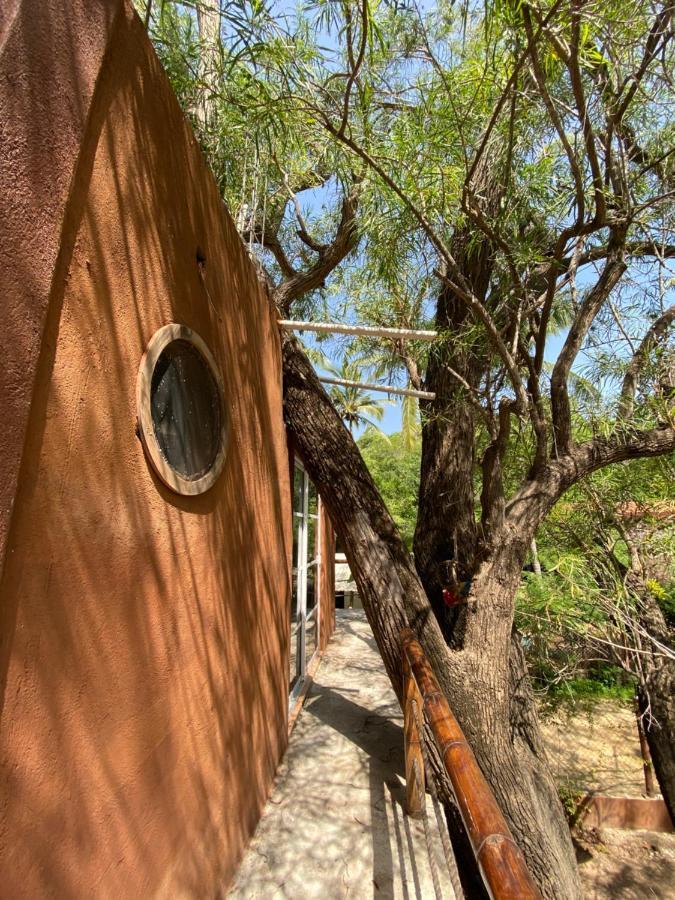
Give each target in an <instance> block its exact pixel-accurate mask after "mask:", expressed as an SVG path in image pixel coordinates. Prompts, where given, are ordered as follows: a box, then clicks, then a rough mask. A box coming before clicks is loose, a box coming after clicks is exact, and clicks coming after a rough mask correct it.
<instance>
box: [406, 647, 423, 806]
mask: <svg viewBox="0 0 675 900" xmlns="http://www.w3.org/2000/svg"><path fill="white" fill-rule="evenodd" d="M421 700H422V698H421V696H420V692H419V689H418V687H417V684H416V682H415V679H414V678H413V676H412V673H411V671H410V663H409V662H408V660H407V658H406V656H405V654H403V740H404V746H405V802H406V809H407V811H408V815H409V816H412V817H413V818H415V819H419V818H420V817H421V816H422V810H423V804H424V788H425V785H424V757H423V756H422V745H421V743H420V733H419V725H418V716H421V715H422V702H421Z"/></svg>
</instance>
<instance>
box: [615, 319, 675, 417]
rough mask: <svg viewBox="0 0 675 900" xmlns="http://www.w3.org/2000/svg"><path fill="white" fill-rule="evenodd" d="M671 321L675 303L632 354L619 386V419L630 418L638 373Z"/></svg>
mask: <svg viewBox="0 0 675 900" xmlns="http://www.w3.org/2000/svg"><path fill="white" fill-rule="evenodd" d="M673 322H675V304H673V305H672V306H669V307H668V309H667V310H666V311H665V312H664V313H663V315H661V316H659V318H658V319H657V320H656V321H655V322H654V324H653V325H652V327H651V328H650V329H649V331H648V332H647V334H646V335H645V336H644V338H643V339H642V343H641V344H640V346H639V347H638V348H637V350H636V351H635V353H634V354H633V358H632V359H631V361H630V364H629V366H628V369H627V370H626V374H625V375H624V378H623V385H622V387H621V396H620V398H619V409H618V417H619V418H620V419H630V417H631V416H632V415H633V407H634V404H635V391H636V390H637V385H638V379H639V377H640V373H641V372H642V370H643V369H644V367H645V364H646V362H647V360H648V358H649V354H650V353H651V352H652V350H653V349H654V348H655V347H656V346H657V344H658V343H659V342H660V341H661V340H662V339H663V338H664V337H665V336H666V335H667V334H668V331H669V330H670V327H671V326H672V324H673Z"/></svg>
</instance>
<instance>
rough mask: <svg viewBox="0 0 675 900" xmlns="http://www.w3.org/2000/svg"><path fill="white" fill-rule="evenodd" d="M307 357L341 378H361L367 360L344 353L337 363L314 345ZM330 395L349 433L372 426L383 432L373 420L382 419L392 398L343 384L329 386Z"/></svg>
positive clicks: (358, 379) (362, 377) (366, 367)
mask: <svg viewBox="0 0 675 900" xmlns="http://www.w3.org/2000/svg"><path fill="white" fill-rule="evenodd" d="M310 358H311V359H312V362H314V364H315V365H317V366H319V367H320V368H322V369H325V370H326V371H327V372H330V374H331V375H332V376H333V377H334V378H340V379H342V380H343V381H363V379H364V377H365V375H366V371H367V369H368V361H367V360H366V359H365V358H364V357H353V358H350V357H349V355H348V354H346V355H345V356H343V358H342V361H341V363H340V365H339V366H338V365H335V363H333V362H331V360H330V359H328V357H327V356H326V355H325V354H324V353H323V352H322V351H321V350H318V349H316V348H313V349H312V350H311V351H310ZM329 394H330V398H331V400H332V401H333V403H334V404H335V408H336V409H337V411H338V413H339V414H340V417H341V418H342V421H343V422H344V423H345V425H346V426H347V427H348V428H349V430H350V432H351V433H352V434H353V433H354V429H355V428H358V427H359V426H363V427H365V428H367V429H368V428H374V429H375V430H376V431H379V432H380V434H383V432H382V431H381V429H380V428H379V426H378V425H377V424H376V423H377V422H380V421H382V417H383V416H384V408H385V406H386V405H387V404H388V403H392V402H393V401H392V400H390V399H386V400H385V399H376V398H374V397H373V396H372V395H371V394H369V393H368V391H367V390H364V389H363V388H361V387H355V386H352V385H342V384H334V385H331V386H330V389H329ZM384 436H385V437H386V435H384Z"/></svg>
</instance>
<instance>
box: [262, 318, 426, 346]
mask: <svg viewBox="0 0 675 900" xmlns="http://www.w3.org/2000/svg"><path fill="white" fill-rule="evenodd" d="M279 325H281V327H282V328H285V329H286V330H287V331H316V332H319V333H320V334H357V335H358V334H360V335H363V336H364V337H387V338H393V339H394V340H396V339H399V340H400V339H402V338H405V339H408V340H411V341H435V340H436V338H437V337H438V333H437V332H436V331H419V330H417V329H414V328H379V327H377V326H373V325H344V324H342V323H341V322H295V321H293V320H291V319H280V320H279Z"/></svg>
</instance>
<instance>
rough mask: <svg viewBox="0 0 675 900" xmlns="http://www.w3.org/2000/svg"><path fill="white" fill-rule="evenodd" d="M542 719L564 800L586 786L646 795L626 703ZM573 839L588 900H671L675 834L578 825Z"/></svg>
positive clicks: (613, 792) (615, 793)
mask: <svg viewBox="0 0 675 900" xmlns="http://www.w3.org/2000/svg"><path fill="white" fill-rule="evenodd" d="M542 724H543V731H544V741H545V743H546V749H547V751H548V754H549V761H550V763H551V766H552V768H553V772H554V774H555V777H556V779H557V781H558V784H559V785H560V787H561V788H562V789H563V793H564V794H565V795H567V796H568V797H569V802H570V803H573V802H574V799H575V798H577V797H579V796H580V795H585V794H587V793H588V792H589V791H595V792H597V793H601V794H607V795H613V796H627V797H640V796H642V795H643V794H644V777H643V774H642V760H641V757H640V746H639V743H638V737H637V729H636V725H635V717H634V714H633V711H632V709H631V708H630V707H629V706H621V705H619V704H617V703H614V702H612V701H603V702H600V703H598V704H597V705H596V706H595V707H594V709H593V711H592V713H588V712H586V711H583V712H578V713H576V714H570V713H569V712H561V713H556V714H555V715H554V716H553V717H550V718H547V719H544V721H543V723H542ZM576 843H577V857H578V860H579V871H580V873H581V879H582V883H583V887H584V896H585V897H586V900H610V898H611V900H643V898H659V900H669V898H672V900H675V833H670V834H664V833H658V832H652V831H623V830H618V829H614V828H604V829H601V830H597V829H593V830H592V831H583V830H581V831H579V832H578V833H577V835H576Z"/></svg>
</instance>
